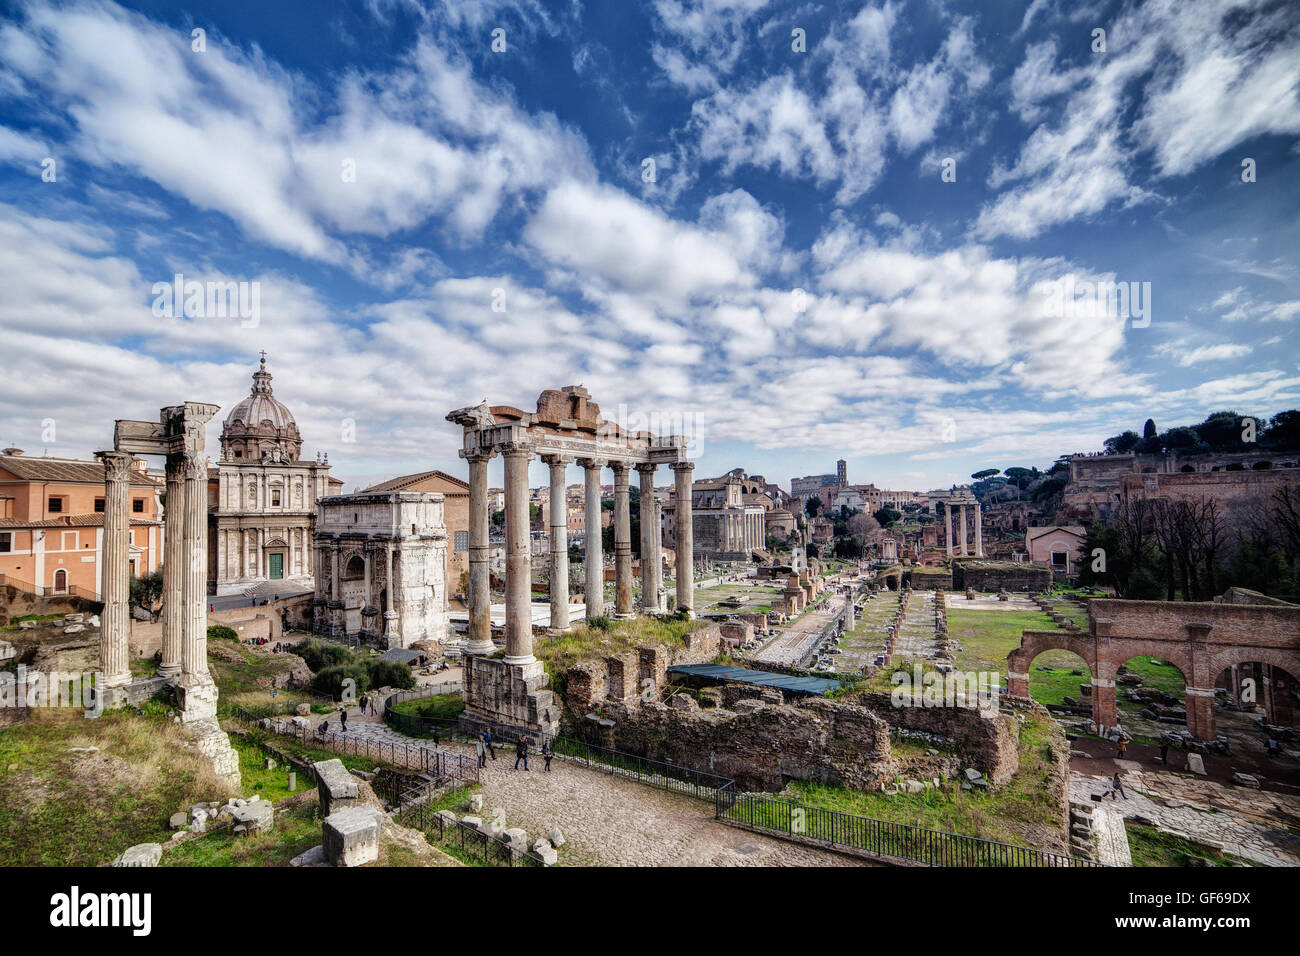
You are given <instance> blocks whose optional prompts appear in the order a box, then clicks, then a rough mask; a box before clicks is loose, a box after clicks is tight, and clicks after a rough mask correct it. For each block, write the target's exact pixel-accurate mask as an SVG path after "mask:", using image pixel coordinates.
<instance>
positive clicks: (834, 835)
mask: <svg viewBox="0 0 1300 956" xmlns="http://www.w3.org/2000/svg"><path fill="white" fill-rule="evenodd" d="M715 808H716V811H715V812H716V816H717V818H718V819H719V820H722V821H724V822H726V823H732V824H736V825H739V826H743V827H748V828H750V829H753V830H758V831H760V832H765V833H773V834H774V835H777V836H783V837H786V836H788V837H795V838H798V839H804V840H813V841H817V842H821V843H826V844H828V845H829V846H830V847H831V848H832V849H834V848H837V847H844V848H848V849H853V850H861V851H864V852H866V853H870V854H873V855H876V856H882V857H890V858H893V859H897V860H907V861H910V862H913V863H921V864H924V865H927V866H963V867H977V866H1043V867H1067V866H1101V865H1102V864H1100V863H1096V862H1094V861H1092V860H1084V859H1080V858H1078V857H1071V856H1066V855H1064V854H1061V853H1051V852H1049V851H1046V850H1035V849H1031V848H1030V847H1023V846H1014V845H1012V844H1009V843H997V842H994V841H992V840H981V839H979V838H978V837H969V836H962V835H961V834H959V833H947V832H945V831H943V830H930V829H927V828H925V827H916V826H911V825H909V824H906V823H894V822H891V821H888V820H875V819H872V818H871V817H860V816H855V815H853V814H850V813H841V812H839V811H838V810H827V809H825V808H823V807H809V806H804V805H802V804H797V803H788V802H786V801H784V800H775V799H772V798H770V797H763V796H759V795H756V794H750V793H737V792H736V788H735V784H734V783H728V784H727V785H726V786H724V787H719V788H718V790H717V794H716V796H715Z"/></svg>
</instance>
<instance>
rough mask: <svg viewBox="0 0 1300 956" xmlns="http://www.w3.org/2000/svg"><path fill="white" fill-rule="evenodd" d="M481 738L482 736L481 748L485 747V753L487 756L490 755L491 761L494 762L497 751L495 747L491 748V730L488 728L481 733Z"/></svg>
mask: <svg viewBox="0 0 1300 956" xmlns="http://www.w3.org/2000/svg"><path fill="white" fill-rule="evenodd" d="M482 736H483V746H485V747H487V751H488V753H489V754H491V756H492V759H493V760H496V759H497V749H496V747H493V746H492V728H490V727H489V728H487V729H485V730H484V731H483V735H482Z"/></svg>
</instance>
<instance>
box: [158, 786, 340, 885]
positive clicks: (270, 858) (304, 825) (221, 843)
mask: <svg viewBox="0 0 1300 956" xmlns="http://www.w3.org/2000/svg"><path fill="white" fill-rule="evenodd" d="M241 765H242V760H241ZM320 824H321V820H320V803H319V801H318V800H317V799H316V797H315V796H314V795H308V796H307V797H305V798H304V799H303V800H302V801H300V802H298V803H296V804H295V805H294V806H291V807H289V808H288V809H287V810H285V812H284V813H279V812H277V813H276V815H275V829H274V830H273V831H271V832H270V833H259V834H256V835H254V836H242V835H237V834H236V833H235V832H234V831H233V830H232V829H230V828H222V829H214V830H213V831H212V832H211V833H208V834H207V835H206V836H204V837H202V838H201V839H196V840H186V841H185V842H184V843H181V844H179V845H178V846H174V847H171V848H170V849H168V851H167V852H166V853H164V854H163V857H162V861H161V863H160V864H159V865H160V866H258V867H266V866H288V865H289V861H290V860H292V859H293V858H294V857H295V856H298V855H299V854H300V853H306V852H307V851H308V850H310V849H311V848H312V847H314V846H317V845H319V844H320V842H321V826H320Z"/></svg>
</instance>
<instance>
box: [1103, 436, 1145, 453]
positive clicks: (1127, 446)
mask: <svg viewBox="0 0 1300 956" xmlns="http://www.w3.org/2000/svg"><path fill="white" fill-rule="evenodd" d="M1141 440H1142V436H1141V435H1139V434H1138V433H1137V432H1135V431H1126V432H1120V433H1119V434H1118V435H1113V436H1111V437H1110V438H1107V439H1106V440H1105V441H1104V442H1102V447H1103V448H1104V449H1106V453H1107V454H1108V455H1123V454H1126V453H1128V452H1130V451H1132V450H1133V449H1134V448H1136V447H1137V443H1138V442H1140V441H1141Z"/></svg>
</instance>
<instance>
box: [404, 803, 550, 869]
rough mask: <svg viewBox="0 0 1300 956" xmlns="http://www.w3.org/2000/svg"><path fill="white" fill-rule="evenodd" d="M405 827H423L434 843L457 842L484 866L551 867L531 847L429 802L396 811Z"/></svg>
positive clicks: (463, 850)
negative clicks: (518, 845)
mask: <svg viewBox="0 0 1300 956" xmlns="http://www.w3.org/2000/svg"><path fill="white" fill-rule="evenodd" d="M394 818H395V819H396V820H397V822H398V823H400V824H402V826H406V827H412V828H414V829H417V830H421V831H422V832H423V833H424V835H425V836H426V837H428V839H429V840H430V842H434V843H441V844H443V845H446V844H454V845H456V846H459V847H460V850H461V853H462V855H464V856H466V857H468V858H469V859H471V860H474V861H476V862H481V863H482V864H483V865H484V866H543V867H544V866H548V865H549V864H547V863H546V862H545V861H544V860H542V858H541V857H539V856H537V855H536V854H533V853H530V852H529V851H528V850H527V849H518V848H516V847H514V846H512V845H511V844H510V843H509V842H507V841H506V840H502V839H501V838H500V837H494V836H492V835H491V834H489V833H484V832H483V831H482V830H480V829H479V828H478V827H475V826H474V825H473V824H466V823H462V822H460V821H459V820H456V819H455V818H454V815H453V814H447V815H444V814H442V813H440V812H439V811H436V810H431V809H429V807H428V806H427V805H426V804H423V803H416V804H411V805H409V806H405V807H403V808H402V809H401V810H399V811H398V812H397V813H395V814H394Z"/></svg>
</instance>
